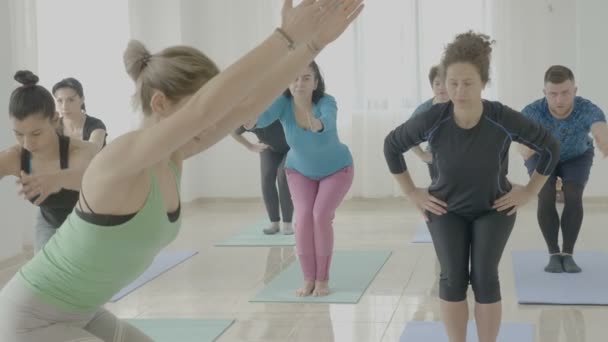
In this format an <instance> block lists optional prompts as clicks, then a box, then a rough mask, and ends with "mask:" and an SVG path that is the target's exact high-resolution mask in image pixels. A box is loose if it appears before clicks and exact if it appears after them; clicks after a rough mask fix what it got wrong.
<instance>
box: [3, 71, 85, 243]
mask: <svg viewBox="0 0 608 342" xmlns="http://www.w3.org/2000/svg"><path fill="white" fill-rule="evenodd" d="M15 80H16V81H17V82H19V83H21V86H20V87H17V88H16V89H15V90H14V91H13V93H12V94H11V97H10V103H9V116H10V118H11V121H12V123H13V132H14V133H15V137H16V138H17V145H15V146H13V147H10V148H8V149H6V150H4V151H2V152H0V178H2V177H4V176H8V175H13V176H15V177H17V178H18V183H20V184H21V191H20V195H23V197H24V198H26V199H28V200H30V201H31V202H32V203H34V204H35V205H37V206H39V207H40V210H39V212H38V214H37V215H36V226H35V234H34V252H36V253H37V252H38V251H39V250H40V249H42V247H43V246H44V245H45V244H46V242H47V241H48V240H49V239H50V238H51V236H53V234H55V232H56V231H57V229H58V228H59V227H60V226H61V224H62V223H63V222H64V221H65V220H66V218H67V216H68V214H69V213H70V212H71V211H72V210H73V209H74V206H75V205H76V202H77V201H78V191H79V190H80V183H81V181H82V175H83V173H84V170H85V169H86V167H87V165H89V162H90V161H91V159H93V156H94V155H95V153H96V152H97V148H96V147H95V146H94V145H93V144H90V143H86V142H83V141H81V140H78V139H70V138H69V137H65V136H62V135H61V134H58V133H57V121H58V118H59V117H58V114H57V112H56V111H55V102H54V101H53V96H52V95H51V93H49V91H48V90H46V89H45V88H44V87H42V86H40V85H38V76H36V75H34V74H33V73H32V72H30V71H19V72H17V73H16V74H15Z"/></svg>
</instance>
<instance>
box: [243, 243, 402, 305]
mask: <svg viewBox="0 0 608 342" xmlns="http://www.w3.org/2000/svg"><path fill="white" fill-rule="evenodd" d="M390 255H391V252H389V251H339V252H335V253H334V256H333V259H332V263H331V270H330V274H329V287H330V294H329V295H328V296H324V297H312V296H307V297H298V296H296V293H295V292H296V289H298V288H300V287H301V286H302V284H303V282H304V278H303V277H302V271H301V270H300V265H299V261H295V262H293V263H292V264H291V265H289V267H288V268H287V269H286V270H284V271H283V272H281V273H280V274H278V275H277V276H276V277H275V278H274V279H273V280H272V281H271V282H270V283H269V284H268V285H267V286H266V288H264V289H263V290H262V291H260V292H259V293H258V294H257V295H256V296H255V298H254V299H252V300H251V302H279V303H349V304H355V303H357V302H359V299H360V298H361V296H363V293H364V292H365V290H366V289H367V287H368V286H369V284H371V282H372V281H373V280H374V278H375V277H376V274H378V272H379V271H380V269H382V266H383V265H384V263H385V262H386V261H387V260H388V258H389V256H390Z"/></svg>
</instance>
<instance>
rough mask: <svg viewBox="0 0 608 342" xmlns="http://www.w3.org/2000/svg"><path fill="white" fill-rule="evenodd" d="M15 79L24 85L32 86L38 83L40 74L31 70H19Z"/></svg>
mask: <svg viewBox="0 0 608 342" xmlns="http://www.w3.org/2000/svg"><path fill="white" fill-rule="evenodd" d="M14 79H15V81H17V82H19V83H21V84H22V85H23V86H24V87H31V86H35V85H36V84H38V80H39V78H38V76H36V75H35V74H34V73H33V72H31V71H29V70H19V71H17V73H15V77H14Z"/></svg>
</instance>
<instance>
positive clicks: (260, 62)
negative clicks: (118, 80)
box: [0, 0, 363, 342]
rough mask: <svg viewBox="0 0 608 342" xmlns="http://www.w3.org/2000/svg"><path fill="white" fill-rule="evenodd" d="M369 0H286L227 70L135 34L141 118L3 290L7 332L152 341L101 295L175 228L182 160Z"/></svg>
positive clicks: (222, 132)
mask: <svg viewBox="0 0 608 342" xmlns="http://www.w3.org/2000/svg"><path fill="white" fill-rule="evenodd" d="M338 4H340V5H338ZM361 4H362V0H345V1H336V0H321V1H303V2H302V3H301V4H300V5H298V6H297V7H293V6H292V1H291V0H285V5H284V8H283V11H282V19H283V21H282V25H281V28H280V29H277V30H275V31H274V32H273V33H272V34H271V35H270V36H269V37H268V38H267V39H266V40H264V41H263V42H262V43H261V44H260V45H259V46H257V47H256V48H255V49H253V50H252V51H251V52H249V53H248V54H247V55H245V56H244V57H242V58H241V59H240V60H238V61H237V62H236V63H235V64H233V65H231V66H230V67H228V68H227V69H226V70H224V71H223V72H221V73H219V70H218V68H217V67H216V66H215V64H214V63H213V62H212V61H211V60H210V59H209V58H207V57H206V56H205V55H204V54H202V53H201V52H200V51H198V50H196V49H194V48H190V47H186V46H176V47H170V48H167V49H164V50H162V51H161V52H159V53H155V54H151V53H149V52H148V51H147V50H146V48H145V47H144V46H143V45H142V44H141V43H139V42H137V41H131V42H130V43H129V46H128V47H127V50H126V51H125V54H124V62H125V66H126V69H127V72H128V74H129V76H131V78H132V79H133V80H134V81H135V85H136V95H135V100H136V102H137V103H138V105H139V106H140V107H141V110H142V111H143V113H144V114H145V115H144V116H145V119H144V120H143V122H142V127H141V128H140V129H138V130H135V131H133V132H129V133H127V134H124V135H122V136H120V137H118V138H116V139H115V140H114V141H112V142H111V143H110V144H109V145H107V146H106V147H105V148H104V149H103V150H101V152H99V153H98V154H97V155H96V156H95V158H94V159H93V160H92V162H91V163H90V165H89V168H88V169H87V170H86V171H85V174H84V177H83V181H82V187H81V194H80V200H79V203H78V206H77V208H76V210H75V211H74V212H73V213H72V214H71V215H70V216H69V217H68V219H67V220H66V221H65V222H64V224H63V225H62V227H61V229H60V230H59V231H58V232H57V234H55V235H54V236H53V237H52V238H51V240H50V241H49V242H48V243H47V245H46V246H45V247H44V249H43V252H42V253H38V254H37V255H36V256H35V257H34V258H33V259H32V260H31V261H30V262H28V263H27V264H26V265H25V266H24V267H22V269H21V270H20V271H19V272H18V273H17V275H16V276H15V277H14V278H13V279H12V280H11V281H10V282H9V283H8V284H7V285H6V286H5V288H4V289H3V290H2V292H1V293H0V340H1V341H16V342H21V341H47V342H56V341H66V340H79V341H117V340H116V339H115V336H116V334H117V333H119V334H120V335H121V336H122V337H121V338H119V340H120V341H150V340H151V339H149V338H148V337H146V336H145V335H144V334H143V333H141V332H140V331H138V330H137V329H135V328H134V327H132V326H130V325H128V324H127V323H125V322H122V321H120V320H118V319H117V318H116V317H115V316H114V315H112V314H111V313H109V312H108V311H106V310H104V309H102V308H101V306H102V305H103V304H105V302H106V301H107V300H109V299H110V298H111V297H112V296H113V295H114V294H115V293H116V292H118V291H119V290H120V289H121V288H122V287H124V286H125V285H127V284H129V283H130V282H131V281H133V280H134V279H135V278H136V277H138V276H139V275H140V274H141V273H142V272H143V271H144V270H145V269H146V268H147V267H148V266H149V265H150V263H151V262H152V260H153V258H154V257H155V256H156V254H157V253H158V252H159V251H160V250H161V249H162V248H163V247H164V246H166V245H167V244H168V243H169V242H171V241H172V240H173V239H174V238H175V236H176V235H177V233H178V230H179V226H180V199H179V192H178V190H177V189H178V188H179V174H180V170H181V167H182V161H183V160H185V159H188V158H189V157H191V156H193V155H195V154H197V153H199V152H201V151H203V150H205V149H207V148H209V147H210V146H212V145H213V144H215V143H216V142H218V141H219V140H220V139H222V138H223V137H225V136H226V135H227V134H229V133H230V132H232V131H233V130H234V129H235V128H236V127H238V126H239V125H241V124H243V123H244V122H246V121H248V120H250V119H252V118H253V116H255V113H259V112H262V111H263V110H264V109H265V108H266V107H268V105H269V104H270V103H271V102H272V101H273V100H274V99H275V98H276V97H277V96H278V95H279V94H281V92H282V91H283V90H284V89H285V87H286V86H287V85H288V84H289V83H290V81H292V79H293V78H294V77H295V75H296V74H297V73H298V72H299V71H300V70H302V69H304V68H305V67H306V66H307V65H308V64H309V63H310V62H311V61H312V60H313V59H314V57H315V56H316V55H317V54H318V53H319V52H320V51H321V50H322V49H323V48H324V47H325V46H326V45H327V44H329V43H330V42H332V41H334V40H335V39H336V38H337V37H338V36H340V35H341V34H342V32H344V30H345V29H346V28H347V27H348V26H349V24H350V23H351V22H352V21H353V20H354V19H355V18H356V17H357V15H358V14H359V13H360V12H361V10H362V9H363V7H362V5H361ZM32 312H36V315H33V314H31V313H32Z"/></svg>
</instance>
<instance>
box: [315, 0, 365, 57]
mask: <svg viewBox="0 0 608 342" xmlns="http://www.w3.org/2000/svg"><path fill="white" fill-rule="evenodd" d="M317 3H318V5H319V6H320V7H321V9H322V10H321V11H322V12H323V17H322V18H321V24H320V25H319V31H318V32H317V34H316V36H315V37H314V38H313V43H314V45H315V46H316V47H317V48H323V47H324V46H325V45H327V44H329V43H331V42H333V41H334V40H336V39H337V38H338V37H339V36H340V35H341V34H342V33H344V31H345V30H346V28H347V27H348V26H349V25H350V24H351V23H352V22H353V21H354V20H355V19H356V18H357V17H358V16H359V14H361V11H363V7H364V4H363V0H339V1H333V0H320V1H318V2H317Z"/></svg>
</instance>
